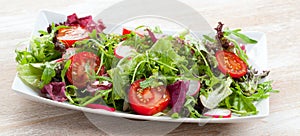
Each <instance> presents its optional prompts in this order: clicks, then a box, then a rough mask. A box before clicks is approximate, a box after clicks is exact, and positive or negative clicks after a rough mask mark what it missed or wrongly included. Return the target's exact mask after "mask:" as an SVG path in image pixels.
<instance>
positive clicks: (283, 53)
mask: <svg viewBox="0 0 300 136" xmlns="http://www.w3.org/2000/svg"><path fill="white" fill-rule="evenodd" d="M118 1H119V0H117V1H111V0H73V1H71V0H51V1H41V0H40V1H37V0H36V1H34V0H26V1H25V0H24V1H21V0H9V1H7V0H0V7H1V8H0V63H1V67H0V69H1V70H0V71H1V76H0V81H1V82H0V107H1V110H0V135H3V136H7V135H28V136H32V135H37V136H39V135H50V136H52V135H53V136H54V135H55V136H56V135H88V136H93V135H107V134H105V133H104V132H103V131H101V130H99V129H97V128H96V127H95V126H94V125H93V124H92V123H90V122H89V121H88V120H87V119H86V117H85V116H84V114H83V113H82V112H79V111H73V110H68V109H63V108H57V107H54V106H49V105H45V104H41V103H36V102H32V101H29V100H27V99H25V98H23V97H21V96H19V95H18V94H16V93H15V92H14V91H13V90H12V89H11V85H12V82H13V79H14V76H15V74H16V62H15V60H14V58H15V53H14V50H15V49H16V48H17V44H18V43H19V42H22V41H26V40H28V38H29V36H30V33H31V31H32V29H33V26H34V23H35V19H36V17H37V14H38V11H39V10H40V9H48V10H51V11H56V12H60V13H64V14H71V13H73V12H76V13H79V14H81V15H88V14H92V15H96V14H97V13H98V12H99V11H101V10H104V9H105V8H108V7H109V6H111V5H113V4H115V3H117V2H118ZM182 2H183V3H185V4H187V5H189V6H191V7H192V8H194V9H195V10H196V11H197V12H199V13H200V14H201V15H203V17H205V18H206V19H207V21H208V23H209V24H210V25H212V26H215V25H216V24H217V22H218V21H222V22H224V23H226V24H227V26H229V27H231V28H237V27H239V28H243V29H244V30H251V31H261V32H264V33H266V35H267V40H268V52H269V54H268V61H269V68H270V70H271V75H270V78H271V79H273V80H274V83H273V86H274V88H275V89H279V90H281V92H280V93H278V94H271V98H270V115H269V116H268V117H266V118H264V119H260V120H253V121H249V122H245V123H239V124H206V125H205V126H198V124H181V125H180V126H179V127H178V128H176V129H175V130H173V131H172V132H170V133H169V134H168V135H174V136H175V135H176V136H177V135H178V136H181V135H187V136H189V135H237V136H241V135H244V136H250V135H279V136H281V135H288V136H297V135H300V127H299V122H300V93H299V92H300V90H299V88H300V85H299V84H300V27H299V24H300V12H299V7H300V1H299V0H264V1H260V0H252V1H246V0H239V1H236V0H214V1H213V2H201V1H200V0H184V1H183V0H182ZM158 4H159V3H158ZM187 14H188V13H187ZM145 135H146V134H145ZM147 135H151V134H147Z"/></svg>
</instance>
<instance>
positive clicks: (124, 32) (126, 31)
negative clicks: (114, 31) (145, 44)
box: [122, 28, 144, 40]
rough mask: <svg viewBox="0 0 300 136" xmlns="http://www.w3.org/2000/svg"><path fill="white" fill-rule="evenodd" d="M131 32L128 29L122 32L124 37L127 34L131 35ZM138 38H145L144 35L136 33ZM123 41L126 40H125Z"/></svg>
mask: <svg viewBox="0 0 300 136" xmlns="http://www.w3.org/2000/svg"><path fill="white" fill-rule="evenodd" d="M131 32H132V31H131V30H128V29H126V28H123V31H122V35H126V34H131ZM135 33H136V34H137V35H138V36H140V37H144V35H143V34H140V33H138V32H135ZM123 40H126V38H124V39H123Z"/></svg>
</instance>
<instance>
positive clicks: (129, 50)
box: [114, 42, 136, 59]
mask: <svg viewBox="0 0 300 136" xmlns="http://www.w3.org/2000/svg"><path fill="white" fill-rule="evenodd" d="M122 44H123V42H121V43H120V44H119V45H118V46H117V47H116V48H115V50H114V54H115V56H116V57H117V58H119V59H122V58H126V57H128V56H130V55H132V54H133V53H134V52H136V50H135V49H134V48H133V47H131V46H125V45H122Z"/></svg>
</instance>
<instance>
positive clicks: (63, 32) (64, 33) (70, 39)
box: [56, 25, 89, 49]
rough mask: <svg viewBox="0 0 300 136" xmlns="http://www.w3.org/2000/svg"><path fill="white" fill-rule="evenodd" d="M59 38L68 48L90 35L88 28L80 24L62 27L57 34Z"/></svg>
mask: <svg viewBox="0 0 300 136" xmlns="http://www.w3.org/2000/svg"><path fill="white" fill-rule="evenodd" d="M56 37H57V39H58V40H59V41H61V42H62V43H64V44H65V47H66V49H67V48H69V47H71V46H72V45H73V44H74V43H75V42H77V41H80V40H83V39H86V38H88V37H89V32H88V31H87V30H86V29H83V28H82V27H80V26H79V25H78V26H70V27H69V28H61V29H59V30H58V33H57V35H56Z"/></svg>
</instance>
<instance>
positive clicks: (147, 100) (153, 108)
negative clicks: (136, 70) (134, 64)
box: [128, 80, 170, 116]
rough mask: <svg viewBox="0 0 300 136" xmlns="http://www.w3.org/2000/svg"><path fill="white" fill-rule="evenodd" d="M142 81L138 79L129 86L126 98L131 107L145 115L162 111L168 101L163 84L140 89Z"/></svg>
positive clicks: (168, 96)
mask: <svg viewBox="0 0 300 136" xmlns="http://www.w3.org/2000/svg"><path fill="white" fill-rule="evenodd" d="M142 81H143V80H138V81H136V82H134V83H133V84H132V85H131V87H130V90H129V94H128V99H129V103H130V106H131V108H132V109H133V110H134V111H135V112H136V113H138V114H141V115H147V116H150V115H153V114H156V113H158V112H161V111H163V110H164V109H165V108H166V107H167V106H168V104H169V101H170V94H169V92H168V90H167V89H166V88H165V87H164V86H159V87H155V88H150V87H148V88H145V89H142V88H141V87H140V82H142Z"/></svg>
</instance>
